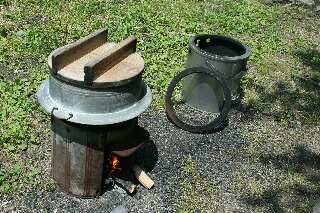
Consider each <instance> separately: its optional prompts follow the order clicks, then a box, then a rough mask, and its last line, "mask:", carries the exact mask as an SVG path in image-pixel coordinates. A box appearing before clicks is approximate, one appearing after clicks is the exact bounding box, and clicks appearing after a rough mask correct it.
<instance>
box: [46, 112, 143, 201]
mask: <svg viewBox="0 0 320 213" xmlns="http://www.w3.org/2000/svg"><path fill="white" fill-rule="evenodd" d="M136 127H137V120H136V119H132V120H129V121H126V122H124V123H121V124H118V125H107V126H100V127H92V126H91V127H90V126H87V125H77V124H72V123H70V122H65V121H61V120H60V119H57V118H56V117H54V116H53V117H52V125H51V143H52V155H51V157H52V175H53V179H54V180H55V181H56V182H57V184H58V186H59V187H60V188H61V189H63V190H64V191H66V192H68V193H71V194H73V195H75V196H78V197H93V196H96V195H100V193H101V192H102V184H103V178H104V177H103V175H104V174H103V169H104V162H105V156H104V155H105V153H106V149H107V147H109V146H113V145H115V144H116V143H118V142H119V141H123V140H125V139H126V140H127V141H130V139H131V138H132V134H134V132H135V128H136ZM119 129H121V131H118V130H119ZM109 138H110V139H109Z"/></svg>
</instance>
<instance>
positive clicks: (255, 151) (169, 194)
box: [0, 108, 320, 212]
mask: <svg viewBox="0 0 320 213" xmlns="http://www.w3.org/2000/svg"><path fill="white" fill-rule="evenodd" d="M139 124H140V126H142V127H144V128H145V129H146V130H148V131H149V133H150V136H151V137H150V141H147V142H146V143H145V144H144V145H143V146H142V147H141V148H140V149H139V150H138V151H136V153H134V158H135V161H136V163H137V164H139V165H140V166H141V167H143V168H144V169H145V170H146V171H147V172H148V174H149V176H150V177H151V179H152V180H153V181H154V182H155V185H154V187H153V188H152V189H150V190H147V189H145V188H144V187H143V186H141V185H139V186H138V188H137V192H136V193H135V194H133V195H129V194H127V193H126V192H125V191H124V190H123V189H122V188H120V187H118V186H116V185H115V186H113V187H109V188H107V189H106V191H105V192H104V193H103V195H102V196H100V197H97V198H93V199H81V198H76V197H73V196H71V195H69V194H67V193H65V192H63V191H62V190H61V189H59V187H54V188H50V187H44V186H39V187H34V188H33V189H31V190H27V189H26V191H25V193H22V194H23V195H19V194H12V195H6V196H4V197H3V198H0V211H1V212H30V211H32V212H111V211H113V210H115V211H118V210H119V209H120V211H123V212H126V211H127V212H177V211H179V206H180V207H183V208H185V207H186V206H185V205H187V206H188V205H189V204H188V203H187V204H185V202H187V197H188V195H190V194H193V193H194V194H196V195H199V196H201V190H202V189H204V190H205V187H204V188H201V187H200V189H201V190H200V192H197V191H196V190H197V188H195V190H194V191H193V190H191V191H188V190H187V189H186V186H191V187H193V186H192V184H194V182H192V180H193V177H192V175H191V173H190V172H188V171H186V169H185V167H186V166H187V163H186V162H188V159H191V160H192V162H193V163H194V164H195V168H196V173H197V176H199V177H198V178H200V179H199V181H202V180H203V181H204V182H203V183H215V185H216V190H215V191H213V192H212V194H213V196H212V197H209V198H210V199H208V201H206V202H207V204H206V205H207V207H206V209H202V208H199V211H200V210H203V211H207V212H274V211H278V210H279V211H280V212H282V211H285V212H295V211H296V210H298V209H299V205H300V204H301V203H299V202H306V200H307V201H308V202H309V203H310V206H311V203H312V202H313V200H316V198H317V196H319V194H318V192H317V190H319V188H313V189H310V190H309V191H308V192H309V194H306V193H305V194H303V193H302V194H301V193H300V194H297V193H296V192H295V190H293V191H292V190H291V189H292V188H290V187H291V186H294V184H293V185H290V184H289V185H288V186H290V187H287V188H283V186H282V185H283V183H284V181H289V180H288V174H287V171H288V168H293V169H295V167H293V166H294V165H295V163H296V162H295V161H294V160H295V158H294V157H292V158H290V156H289V157H288V159H286V158H281V156H288V153H290V152H291V151H292V150H293V151H294V150H296V148H295V147H296V145H297V144H300V145H301V146H302V145H303V146H304V150H309V151H310V150H312V151H310V153H311V156H313V158H314V159H312V158H311V160H310V159H309V161H308V162H309V163H308V165H306V163H305V162H304V164H303V163H301V164H300V166H303V168H302V170H301V171H296V172H293V175H296V176H292V178H293V179H294V177H301V175H302V172H305V171H307V170H308V168H309V170H310V169H311V170H312V171H314V172H316V174H317V175H319V172H318V171H317V170H316V169H318V170H320V165H319V162H317V160H318V159H319V158H320V157H319V156H320V155H319V153H320V147H319V143H318V138H319V137H318V136H319V128H318V127H317V126H315V127H314V128H309V127H308V128H307V129H308V132H309V133H310V134H305V133H303V134H302V133H301V135H300V136H299V135H295V136H292V135H289V132H290V131H291V130H293V129H294V128H296V127H292V128H289V129H286V128H288V127H285V126H281V125H277V124H274V122H273V120H272V119H270V118H269V117H268V116H262V115H259V114H255V113H253V112H250V111H247V110H243V109H240V108H239V109H235V108H233V109H232V110H231V111H230V113H229V116H228V123H226V125H225V127H224V128H222V129H221V130H220V131H215V132H211V133H207V134H193V133H189V132H186V131H184V130H181V129H179V128H177V127H175V126H174V125H173V124H172V123H170V122H169V121H168V119H167V117H166V116H165V114H164V113H163V112H159V111H157V110H155V109H149V110H147V112H145V113H143V114H142V115H141V116H140V120H139ZM270 125H275V126H274V127H273V126H271V127H270ZM265 127H270V128H271V129H272V130H274V132H273V135H276V136H277V137H278V136H279V137H280V136H281V137H282V139H281V140H282V142H286V141H287V142H288V143H280V142H279V141H277V140H273V139H272V140H270V141H271V142H270V143H264V144H261V141H262V139H263V137H264V136H260V132H265ZM277 128H278V129H277ZM282 128H283V129H282ZM301 128H302V127H301ZM302 131H303V130H302ZM255 132H256V133H255ZM295 132H298V131H295ZM248 135H249V136H250V135H251V136H250V137H248ZM311 135H312V137H311ZM255 138H258V139H259V140H257V141H254V139H255ZM261 138H262V139H261ZM299 138H300V140H298V139H299ZM266 139H267V138H266ZM287 139H288V140H287ZM293 140H294V142H292V143H291V141H293ZM259 141H260V142H259ZM289 142H290V143H289ZM46 149H47V148H44V150H43V151H45V150H46ZM48 153H50V150H48V151H47V154H46V155H44V156H46V157H44V159H40V161H43V163H41V164H42V165H43V167H45V168H44V170H45V171H46V172H45V173H44V175H47V176H50V173H49V172H50V171H48V168H47V167H48V165H50V155H49V154H48ZM292 153H293V154H294V153H295V152H292ZM257 156H258V157H257ZM261 156H262V157H261ZM261 159H263V161H262V160H261ZM279 163H281V164H282V165H281V166H280V165H279ZM284 167H285V168H284ZM311 170H310V171H311ZM294 171H295V170H294ZM193 175H194V174H193ZM303 177H305V176H303ZM319 177H320V176H319ZM286 183H287V182H286ZM254 184H256V185H254ZM254 186H256V189H255V187H254ZM308 186H309V185H308ZM306 187H307V186H306ZM255 190H256V191H255ZM197 193H198V194H197ZM290 193H291V194H290ZM292 193H293V194H292ZM209 195H210V194H209ZM306 197H307V198H306ZM302 198H303V199H302ZM190 205H191V204H190ZM309 209H310V207H309ZM180 210H181V209H180ZM192 210H193V211H196V210H197V209H196V207H195V208H193V209H192Z"/></svg>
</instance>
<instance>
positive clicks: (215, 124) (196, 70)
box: [165, 67, 231, 133]
mask: <svg viewBox="0 0 320 213" xmlns="http://www.w3.org/2000/svg"><path fill="white" fill-rule="evenodd" d="M194 73H203V74H207V75H210V76H212V77H213V78H215V79H216V80H217V81H218V82H219V83H220V85H221V87H222V90H223V95H224V103H223V106H222V110H221V112H220V115H219V116H218V117H217V118H216V119H214V120H213V121H212V122H210V123H208V124H205V125H202V126H194V125H190V124H187V123H185V122H183V121H182V120H181V119H179V118H178V117H177V116H176V114H175V112H174V109H173V105H172V101H171V98H172V93H173V91H174V89H175V87H176V85H177V84H178V82H179V81H180V80H181V79H182V78H184V77H186V76H188V75H191V74H194ZM165 102H166V112H167V115H168V116H169V118H170V119H171V121H172V122H173V123H174V124H175V125H177V126H178V127H180V128H181V129H184V130H187V131H189V132H194V133H200V132H206V131H209V130H212V129H214V128H216V127H218V126H219V125H220V124H221V123H222V121H224V119H225V118H226V116H227V114H228V112H229V110H230V106H231V92H230V89H229V87H228V85H227V83H226V81H225V80H224V78H223V77H222V76H221V74H220V73H218V72H217V71H214V70H211V69H208V68H204V67H194V68H189V69H186V70H184V71H182V72H180V73H179V74H178V75H177V76H175V77H174V78H173V79H172V81H171V83H170V84H169V86H168V89H167V92H166V97H165Z"/></svg>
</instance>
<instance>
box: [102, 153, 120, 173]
mask: <svg viewBox="0 0 320 213" xmlns="http://www.w3.org/2000/svg"><path fill="white" fill-rule="evenodd" d="M119 166H120V161H119V159H118V157H117V156H116V155H114V154H111V153H110V154H109V156H108V162H107V165H106V172H107V174H108V176H109V177H111V176H112V175H113V174H114V173H115V172H116V171H119V172H122V168H120V167H119Z"/></svg>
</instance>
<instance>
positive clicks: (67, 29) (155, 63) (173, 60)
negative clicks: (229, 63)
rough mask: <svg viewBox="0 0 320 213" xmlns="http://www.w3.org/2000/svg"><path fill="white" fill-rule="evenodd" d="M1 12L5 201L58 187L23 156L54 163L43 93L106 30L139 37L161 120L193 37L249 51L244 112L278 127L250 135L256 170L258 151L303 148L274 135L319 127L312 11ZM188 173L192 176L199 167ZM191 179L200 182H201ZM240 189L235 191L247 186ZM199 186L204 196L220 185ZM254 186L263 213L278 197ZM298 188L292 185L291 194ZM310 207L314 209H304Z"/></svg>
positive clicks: (125, 4) (134, 5) (126, 1)
mask: <svg viewBox="0 0 320 213" xmlns="http://www.w3.org/2000/svg"><path fill="white" fill-rule="evenodd" d="M0 10H1V14H2V15H1V18H0V52H1V55H0V80H1V82H0V100H1V101H0V118H1V119H0V149H1V154H0V193H11V192H12V191H13V188H14V189H19V190H17V191H18V192H23V188H24V187H25V186H26V185H35V186H39V187H43V186H44V185H46V184H47V182H50V181H49V180H47V179H45V180H40V179H42V177H43V174H44V173H45V171H43V169H41V168H42V167H41V165H38V164H30V163H28V162H27V161H21V160H20V156H21V155H25V153H33V152H36V150H38V149H39V148H41V149H44V153H47V154H48V152H45V151H46V148H42V147H47V146H48V145H47V143H48V141H49V138H48V137H49V136H48V135H49V132H48V131H49V129H48V128H49V126H48V123H49V117H48V114H46V113H45V112H44V111H43V110H42V109H41V108H40V107H39V106H38V105H37V103H36V98H35V93H36V91H37V89H38V87H39V85H40V84H41V82H42V81H43V80H44V79H45V78H47V77H48V71H47V66H46V62H47V56H48V55H49V53H50V52H51V51H53V50H54V49H56V48H58V47H60V46H63V45H65V44H68V43H70V42H73V41H75V40H77V39H79V38H81V37H83V36H85V35H87V34H89V33H91V32H93V31H94V30H96V29H99V28H108V29H109V38H110V40H111V41H114V42H118V41H120V40H122V39H124V38H126V37H128V36H129V35H136V37H137V38H138V50H137V51H138V52H139V53H140V54H141V55H142V56H143V58H144V59H145V67H146V69H145V74H144V80H145V81H146V82H147V84H148V85H149V86H150V87H151V89H152V92H153V94H154V102H153V107H154V108H157V109H160V110H163V108H164V94H165V91H166V87H167V85H168V84H169V83H170V81H171V79H172V78H173V77H174V76H175V75H176V74H177V73H178V72H179V71H181V70H183V69H184V63H185V60H186V55H187V50H188V40H189V38H190V36H192V35H195V34H202V33H210V34H221V35H225V36H230V37H233V38H236V39H239V40H240V41H242V42H244V43H246V44H247V45H248V46H249V47H250V49H251V52H252V55H251V57H250V60H249V62H248V67H249V73H248V74H247V75H246V76H245V77H244V78H243V79H242V86H241V88H242V90H243V91H242V101H241V106H242V107H243V108H245V109H248V110H249V111H251V112H254V113H258V114H261V115H264V116H267V117H269V118H270V119H271V125H270V126H269V125H266V124H263V123H259V125H261V126H263V128H262V129H259V128H254V127H252V128H253V129H254V130H255V132H254V133H252V132H244V133H243V137H244V138H246V139H247V140H249V141H253V144H252V147H251V148H250V150H249V151H248V153H249V154H250V155H251V156H253V158H254V159H255V161H257V160H260V159H264V158H266V157H268V156H266V155H265V153H263V152H262V151H261V150H260V149H259V146H267V145H268V144H269V143H273V144H277V145H279V146H280V145H281V144H283V143H288V144H290V143H294V142H295V141H294V140H292V139H290V138H289V140H285V139H284V138H286V139H288V138H287V136H285V135H281V134H280V133H279V134H278V133H277V134H274V131H273V129H272V126H274V125H276V126H277V127H279V128H280V127H281V128H289V129H290V131H292V136H294V135H299V136H301V134H300V133H299V132H298V131H299V130H298V129H294V128H291V126H292V125H297V126H298V127H305V126H310V127H312V128H313V129H314V128H315V129H316V128H317V127H319V121H318V118H319V116H320V92H319V91H320V86H319V85H320V70H319V67H320V26H319V23H320V21H319V16H316V15H315V14H314V13H313V12H311V11H310V10H308V9H307V8H305V7H304V6H303V5H299V4H297V3H295V4H293V5H284V4H264V2H263V1H262V0H260V1H253V0H239V1H231V0H225V1H222V0H212V1H196V0H188V1H182V0H177V1H169V0H165V1H155V0H151V1H144V0H141V1H130V0H122V1H119V0H118V1H113V0H107V1H101V0H93V1H88V0H82V1H56V0H47V1H45V0H41V1H34V0H24V1H21V0H12V1H8V0H0ZM248 125H250V123H249V124H248ZM315 134H319V132H318V131H315ZM309 136H310V137H312V135H309ZM299 139H300V138H297V140H299ZM304 140H307V139H304ZM276 142H278V143H276ZM280 147H281V146H280ZM275 148H276V147H275ZM288 149H289V148H288ZM288 149H286V150H288ZM272 151H274V153H277V152H278V151H279V150H272ZM291 151H292V150H291ZM293 151H294V150H293ZM270 152H271V151H270ZM277 154H278V156H282V154H283V153H281V152H279V153H277ZM289 154H290V152H289ZM39 156H42V154H39ZM269 157H270V156H269ZM38 158H39V160H41V157H38ZM185 164H186V166H187V165H189V166H191V167H192V160H190V159H189V161H188V160H187V161H186V163H185ZM192 168H193V169H194V167H192ZM184 169H186V171H187V170H188V169H187V167H186V168H184ZM195 169H196V168H195ZM288 170H290V168H285V169H284V171H283V172H284V173H286V175H285V176H286V178H287V179H289V180H292V178H293V179H295V177H296V176H293V177H292V178H291V179H290V177H291V176H290V175H289V176H288V173H287V172H288ZM187 172H188V171H187ZM189 172H190V171H189ZM190 175H191V176H192V177H193V179H196V180H201V177H198V176H196V174H195V173H194V172H190ZM298 176H299V175H298ZM299 178H300V180H299V181H304V182H305V183H306V184H307V185H308V186H310V184H311V185H312V184H313V183H311V182H308V181H307V180H306V177H301V176H299ZM299 178H298V179H299ZM193 179H191V180H186V181H187V182H184V185H183V188H184V190H185V194H188V193H190V192H191V191H192V190H193V189H192V188H189V187H188V184H190V183H191V182H192V180H193ZM188 181H191V182H188ZM238 182H240V183H239V184H238V185H235V188H237V187H236V186H239V187H240V186H242V184H243V182H244V180H241V179H238ZM200 183H202V185H201V186H199V190H200V189H201V190H203V189H206V188H207V186H210V185H212V184H211V183H206V182H203V181H200ZM236 183H237V181H236V182H235V184H236ZM309 183H310V184H309ZM250 184H251V185H250V187H251V188H250V190H251V192H252V193H251V195H252V196H257V197H258V198H259V199H260V200H261V201H262V203H263V202H266V201H267V199H266V197H268V196H269V195H274V194H275V193H278V192H277V191H269V192H268V190H267V189H263V188H259V187H258V185H259V183H257V182H254V181H252V182H251V183H250ZM292 185H294V184H293V183H292V181H288V183H287V186H288V187H286V188H285V189H286V190H287V189H289V188H290V186H292ZM312 186H313V187H315V186H314V185H312ZM285 189H283V190H282V191H285ZM194 193H197V191H195V192H194ZM194 193H190V194H189V195H190V196H191V197H190V196H187V197H186V199H185V201H184V202H185V203H180V204H179V205H180V207H181V210H189V209H185V208H187V207H188V206H191V207H192V206H193V204H192V203H193V202H195V201H197V200H196V198H195V197H194V196H193V195H194ZM268 193H269V194H268ZM318 194H319V193H318ZM255 201H257V199H256V200H255ZM198 202H200V203H201V202H202V201H201V200H199V201H198ZM252 203H254V202H252ZM307 203H308V202H307ZM203 204H205V201H204V202H203ZM310 205H311V204H310V201H309V204H307V205H306V207H304V208H303V209H310ZM301 211H303V210H301Z"/></svg>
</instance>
